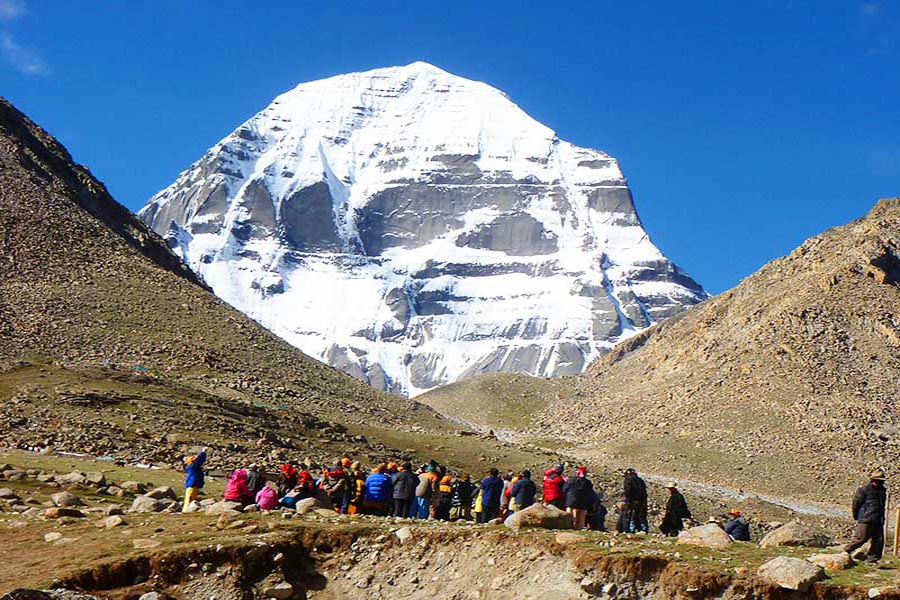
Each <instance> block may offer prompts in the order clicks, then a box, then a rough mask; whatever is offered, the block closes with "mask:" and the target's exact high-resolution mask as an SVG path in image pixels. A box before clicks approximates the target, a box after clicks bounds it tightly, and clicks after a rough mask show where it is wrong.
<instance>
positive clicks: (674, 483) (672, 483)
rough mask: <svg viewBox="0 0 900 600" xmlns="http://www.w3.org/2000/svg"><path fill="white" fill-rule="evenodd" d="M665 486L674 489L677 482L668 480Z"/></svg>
mask: <svg viewBox="0 0 900 600" xmlns="http://www.w3.org/2000/svg"><path fill="white" fill-rule="evenodd" d="M666 487H667V488H668V489H670V490H674V489H676V488H677V487H678V482H677V481H670V482H669V485H667V486H666Z"/></svg>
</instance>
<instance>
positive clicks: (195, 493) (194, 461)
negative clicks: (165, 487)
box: [181, 448, 206, 512]
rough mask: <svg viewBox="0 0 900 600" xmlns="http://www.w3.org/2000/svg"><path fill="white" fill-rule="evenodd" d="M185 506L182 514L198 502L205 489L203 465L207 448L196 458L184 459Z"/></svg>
mask: <svg viewBox="0 0 900 600" xmlns="http://www.w3.org/2000/svg"><path fill="white" fill-rule="evenodd" d="M184 462H185V465H186V467H185V472H186V473H185V476H184V506H183V507H182V509H181V512H187V511H188V507H189V506H190V505H191V502H196V501H197V498H199V497H200V490H202V489H203V483H204V481H203V477H204V473H203V465H204V464H206V448H202V449H201V450H200V452H199V453H198V454H197V455H196V456H188V457H187V458H185V459H184Z"/></svg>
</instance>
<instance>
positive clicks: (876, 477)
mask: <svg viewBox="0 0 900 600" xmlns="http://www.w3.org/2000/svg"><path fill="white" fill-rule="evenodd" d="M869 479H871V480H872V481H884V479H885V477H884V471H882V470H881V469H875V470H874V471H872V473H871V474H870V475H869Z"/></svg>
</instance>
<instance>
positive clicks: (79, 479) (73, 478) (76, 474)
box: [56, 471, 86, 483]
mask: <svg viewBox="0 0 900 600" xmlns="http://www.w3.org/2000/svg"><path fill="white" fill-rule="evenodd" d="M56 481H57V483H84V482H85V481H86V479H85V478H84V473H82V472H81V471H72V472H71V473H69V474H67V475H57V476H56Z"/></svg>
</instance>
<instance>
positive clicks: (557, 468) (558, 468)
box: [553, 465, 566, 473]
mask: <svg viewBox="0 0 900 600" xmlns="http://www.w3.org/2000/svg"><path fill="white" fill-rule="evenodd" d="M553 470H554V471H556V472H557V473H562V472H563V471H565V470H566V469H565V467H563V466H562V465H553Z"/></svg>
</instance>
